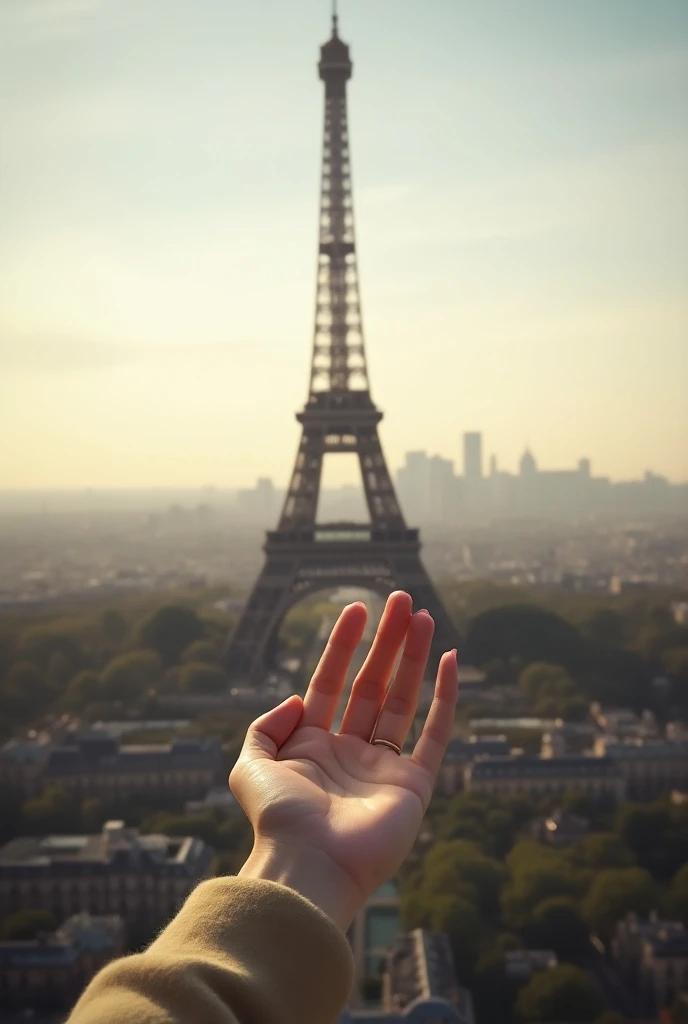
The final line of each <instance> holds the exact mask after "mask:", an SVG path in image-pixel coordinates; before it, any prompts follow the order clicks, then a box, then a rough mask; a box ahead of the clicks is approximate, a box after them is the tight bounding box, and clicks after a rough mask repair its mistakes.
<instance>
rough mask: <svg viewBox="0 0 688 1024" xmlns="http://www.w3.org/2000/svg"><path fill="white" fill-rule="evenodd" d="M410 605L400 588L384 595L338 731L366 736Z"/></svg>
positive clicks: (373, 725) (375, 716) (400, 639)
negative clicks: (375, 629)
mask: <svg viewBox="0 0 688 1024" xmlns="http://www.w3.org/2000/svg"><path fill="white" fill-rule="evenodd" d="M411 607H412V604H411V598H410V597H409V595H408V594H406V593H404V591H403V590H397V591H395V592H394V593H393V594H390V596H389V597H388V598H387V604H386V605H385V610H384V612H383V613H382V618H381V619H380V625H379V626H378V629H377V633H376V634H375V639H374V640H373V645H372V647H371V648H370V651H369V653H368V657H367V658H366V660H365V662H364V664H363V667H362V668H361V671H360V672H359V673H358V675H357V676H356V678H355V679H354V682H353V686H352V687H351V696H350V697H349V703H348V704H347V706H346V711H345V712H344V718H343V720H342V728H341V732H343V733H348V734H349V735H351V736H360V737H361V739H364V740H369V739H370V737H371V735H372V732H373V728H374V727H375V722H376V721H377V716H378V715H379V714H380V708H381V707H382V702H383V700H384V697H385V691H386V690H387V684H388V683H389V679H390V676H391V674H392V669H393V668H394V662H395V661H396V658H397V655H398V653H399V649H400V648H401V645H402V643H403V642H404V637H405V636H406V631H407V629H408V626H409V622H410V621H411Z"/></svg>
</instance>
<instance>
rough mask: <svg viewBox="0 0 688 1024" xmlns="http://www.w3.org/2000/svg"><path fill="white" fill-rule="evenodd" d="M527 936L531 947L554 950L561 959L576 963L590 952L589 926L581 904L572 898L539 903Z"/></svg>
mask: <svg viewBox="0 0 688 1024" xmlns="http://www.w3.org/2000/svg"><path fill="white" fill-rule="evenodd" d="M525 934H526V942H527V944H528V945H529V946H530V947H531V948H533V949H553V950H554V952H555V953H556V954H557V957H558V958H559V959H560V960H572V961H573V962H574V963H576V962H579V961H580V960H581V959H582V958H583V957H584V956H585V955H586V953H588V952H589V950H590V936H589V932H588V926H587V924H586V923H585V921H584V920H583V917H582V915H581V913H580V910H579V909H578V903H577V902H576V901H575V900H573V899H571V898H570V897H568V896H557V897H554V898H552V899H548V900H543V901H542V903H539V904H538V905H537V907H536V908H535V910H534V911H533V916H532V918H531V921H530V922H529V924H528V925H527V927H526V932H525Z"/></svg>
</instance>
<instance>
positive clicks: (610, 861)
mask: <svg viewBox="0 0 688 1024" xmlns="http://www.w3.org/2000/svg"><path fill="white" fill-rule="evenodd" d="M572 855H573V856H574V857H575V858H576V860H577V861H579V862H580V863H581V864H584V865H585V866H586V867H589V868H594V869H596V870H598V869H600V868H632V867H633V866H634V865H635V864H636V859H635V857H634V856H633V854H632V853H631V851H630V850H629V849H628V847H627V846H626V844H625V843H624V841H623V840H622V839H621V838H620V836H617V835H615V833H614V832H593V833H591V835H589V836H585V837H584V838H583V839H581V840H580V842H579V843H578V844H577V845H576V846H575V847H574V849H573V851H572Z"/></svg>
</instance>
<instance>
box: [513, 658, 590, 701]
mask: <svg viewBox="0 0 688 1024" xmlns="http://www.w3.org/2000/svg"><path fill="white" fill-rule="evenodd" d="M518 686H519V689H520V690H523V692H524V693H525V694H526V696H528V697H530V699H531V700H538V699H539V698H541V697H566V696H569V695H570V696H573V695H575V693H576V684H575V683H574V681H573V679H572V678H571V676H570V675H569V674H568V672H567V671H566V669H564V668H562V667H561V665H550V664H548V663H547V662H544V661H536V662H533V663H532V664H531V665H528V666H527V667H526V668H524V669H523V671H522V672H521V674H520V676H519V677H518Z"/></svg>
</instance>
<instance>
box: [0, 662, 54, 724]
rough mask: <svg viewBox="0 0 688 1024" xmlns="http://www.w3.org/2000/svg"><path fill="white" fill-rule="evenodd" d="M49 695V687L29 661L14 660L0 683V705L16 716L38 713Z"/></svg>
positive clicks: (28, 715)
mask: <svg viewBox="0 0 688 1024" xmlns="http://www.w3.org/2000/svg"><path fill="white" fill-rule="evenodd" d="M50 696H51V694H50V688H49V687H48V686H47V684H46V682H45V680H44V678H43V676H42V674H41V673H40V671H39V670H38V669H37V668H36V666H35V665H33V664H32V663H31V662H30V661H15V663H14V665H12V666H11V667H10V668H9V670H8V672H7V674H6V675H5V678H4V679H3V680H2V684H0V707H2V710H3V711H5V712H6V713H7V714H8V715H10V716H16V717H18V718H26V717H32V716H34V715H36V714H39V713H40V712H41V711H42V710H43V709H44V708H45V706H46V704H47V703H48V701H49V699H50Z"/></svg>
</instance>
